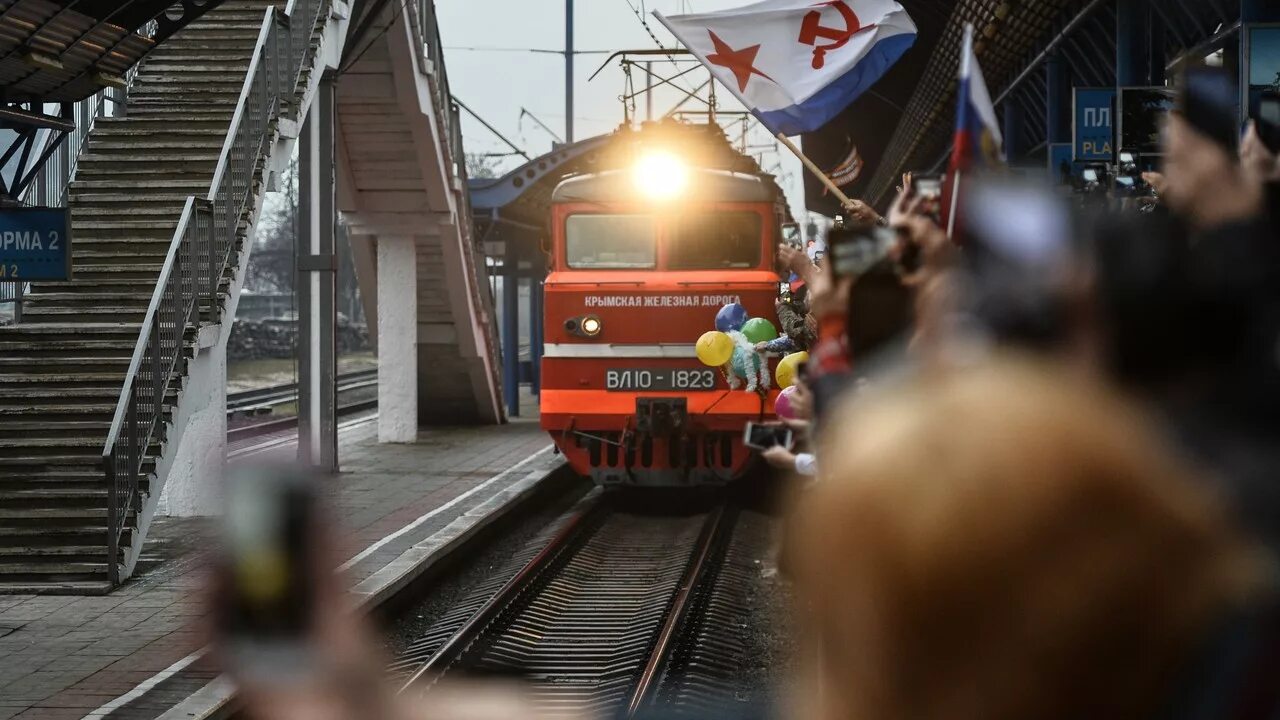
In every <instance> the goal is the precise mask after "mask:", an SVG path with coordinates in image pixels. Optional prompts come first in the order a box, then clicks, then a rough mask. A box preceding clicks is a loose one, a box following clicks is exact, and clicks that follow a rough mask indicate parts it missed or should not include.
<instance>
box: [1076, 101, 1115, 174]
mask: <svg viewBox="0 0 1280 720" xmlns="http://www.w3.org/2000/svg"><path fill="white" fill-rule="evenodd" d="M1074 105H1075V110H1074V113H1073V117H1074V122H1073V123H1072V133H1073V135H1072V137H1073V138H1074V147H1075V149H1074V153H1075V160H1076V162H1113V161H1115V137H1116V135H1115V127H1116V125H1115V121H1116V107H1115V106H1116V91H1115V90H1114V89H1113V88H1076V89H1075V102H1074Z"/></svg>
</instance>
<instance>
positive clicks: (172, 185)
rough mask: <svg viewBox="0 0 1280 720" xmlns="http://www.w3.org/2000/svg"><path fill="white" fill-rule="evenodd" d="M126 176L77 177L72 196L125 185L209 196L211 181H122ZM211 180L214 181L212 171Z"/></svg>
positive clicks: (137, 189)
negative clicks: (94, 178) (102, 178)
mask: <svg viewBox="0 0 1280 720" xmlns="http://www.w3.org/2000/svg"><path fill="white" fill-rule="evenodd" d="M139 174H142V173H141V172H140V173H139ZM124 177H125V176H123V175H119V176H116V179H114V180H85V179H79V178H77V179H76V180H75V182H72V183H71V188H70V191H69V192H70V194H71V197H72V198H73V199H74V198H75V197H76V196H77V195H82V194H111V193H112V192H115V193H118V192H119V191H120V189H121V186H122V185H125V186H127V187H128V188H129V189H130V190H133V191H135V192H138V193H146V194H148V195H150V194H151V193H157V194H165V195H181V196H182V197H184V198H185V197H188V196H190V195H194V196H196V197H198V198H199V197H207V196H208V195H209V183H208V182H205V183H200V182H197V181H195V180H194V179H192V180H153V179H149V178H148V179H145V180H143V179H135V178H127V179H125V181H124V182H122V179H123V178H124ZM209 182H212V173H210V180H209ZM135 197H136V196H135Z"/></svg>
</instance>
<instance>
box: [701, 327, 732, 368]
mask: <svg viewBox="0 0 1280 720" xmlns="http://www.w3.org/2000/svg"><path fill="white" fill-rule="evenodd" d="M696 349H697V352H698V359H699V360H701V361H702V364H703V365H706V366H708V367H720V366H722V365H724V364H725V363H727V362H729V359H730V358H732V357H733V338H731V337H729V336H728V335H725V334H724V333H722V332H718V331H716V330H712V331H711V332H709V333H703V335H702V337H700V338H698V345H697V348H696Z"/></svg>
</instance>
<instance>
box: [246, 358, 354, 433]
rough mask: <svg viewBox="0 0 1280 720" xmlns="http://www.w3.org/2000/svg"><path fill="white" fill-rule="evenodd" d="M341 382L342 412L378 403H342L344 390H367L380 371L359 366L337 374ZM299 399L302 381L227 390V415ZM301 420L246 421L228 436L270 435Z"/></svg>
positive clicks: (340, 406) (260, 411)
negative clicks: (236, 390) (348, 371)
mask: <svg viewBox="0 0 1280 720" xmlns="http://www.w3.org/2000/svg"><path fill="white" fill-rule="evenodd" d="M337 384H338V399H339V405H338V415H339V416H343V415H350V414H352V413H357V412H363V411H365V410H373V409H375V408H377V407H378V401H377V399H376V398H375V399H370V400H358V401H352V402H348V403H346V404H342V403H341V400H342V396H343V394H349V393H351V392H353V391H358V390H364V389H367V388H371V387H375V388H376V387H377V385H378V371H377V369H376V368H375V369H372V370H359V371H356V372H350V373H344V374H342V375H339V376H338V378H337ZM297 400H298V384H297V383H283V384H280V385H272V386H271V387H265V388H255V389H253V390H245V391H242V392H237V393H228V394H227V419H228V420H230V419H231V418H232V417H233V416H235V415H239V414H247V415H250V416H252V415H256V414H258V413H264V412H268V411H270V410H271V409H272V408H275V407H279V406H281V405H287V404H289V403H292V402H297ZM297 424H298V419H297V417H283V418H270V419H267V420H263V421H262V422H255V423H252V424H250V425H242V426H240V427H234V428H230V429H228V430H227V439H228V440H230V441H232V442H235V441H237V440H243V439H245V438H250V437H256V436H258V435H266V434H269V433H273V432H278V431H281V430H288V429H290V428H293V427H296V426H297Z"/></svg>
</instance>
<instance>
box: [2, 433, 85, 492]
mask: <svg viewBox="0 0 1280 720" xmlns="http://www.w3.org/2000/svg"><path fill="white" fill-rule="evenodd" d="M108 422H110V421H108ZM104 442H105V441H104ZM106 483H107V480H106V475H104V474H103V471H102V468H101V467H95V468H89V469H86V470H76V469H74V468H40V469H32V470H26V471H24V472H22V473H21V474H12V475H0V487H3V488H4V489H6V490H37V489H40V488H56V489H65V490H73V489H74V490H95V489H102V488H105V487H106V486H107V485H106Z"/></svg>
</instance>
